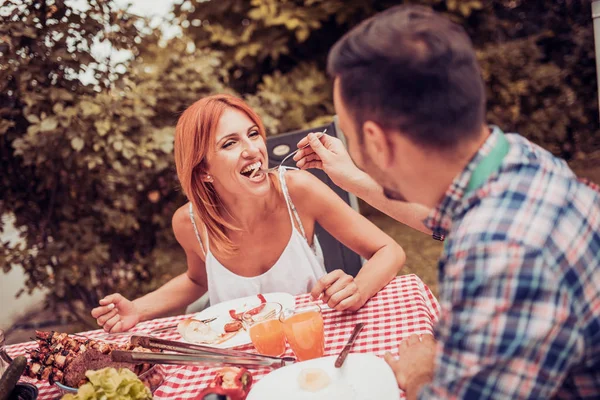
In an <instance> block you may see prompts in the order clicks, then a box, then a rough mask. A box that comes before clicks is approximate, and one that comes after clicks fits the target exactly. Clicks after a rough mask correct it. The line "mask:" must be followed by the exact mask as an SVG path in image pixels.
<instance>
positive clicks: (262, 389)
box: [246, 353, 400, 400]
mask: <svg viewBox="0 0 600 400" xmlns="http://www.w3.org/2000/svg"><path fill="white" fill-rule="evenodd" d="M336 358H337V355H336V356H330V357H322V358H315V359H312V360H308V361H303V362H299V363H296V364H293V365H289V366H286V367H283V368H280V369H277V370H275V371H273V372H271V373H270V374H268V375H267V376H265V377H264V378H262V379H261V380H260V381H259V382H257V383H255V384H254V386H253V387H252V389H251V390H250V393H249V394H248V397H247V398H246V400H271V399H273V400H275V399H280V398H281V393H285V398H286V400H308V399H310V400H319V399H324V400H330V399H343V400H359V399H378V400H398V398H399V397H400V389H398V384H397V382H396V377H395V376H394V373H393V372H392V369H391V368H390V367H389V366H388V365H387V364H386V362H385V361H384V360H383V359H382V358H379V357H377V356H375V355H372V354H362V353H352V354H349V355H348V357H347V358H346V361H345V362H344V365H343V366H342V367H341V368H335V366H334V363H335V359H336Z"/></svg>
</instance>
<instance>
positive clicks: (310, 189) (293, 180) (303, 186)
mask: <svg viewBox="0 0 600 400" xmlns="http://www.w3.org/2000/svg"><path fill="white" fill-rule="evenodd" d="M284 176H285V183H286V185H287V187H288V191H289V192H290V195H291V196H294V195H296V196H298V195H300V196H302V195H307V194H311V193H314V192H315V191H316V190H318V189H319V187H321V186H323V185H324V183H323V182H321V180H320V179H319V178H317V177H316V176H314V175H313V174H311V173H310V172H308V171H303V170H300V169H298V170H295V169H294V170H288V171H286V173H285V175H284Z"/></svg>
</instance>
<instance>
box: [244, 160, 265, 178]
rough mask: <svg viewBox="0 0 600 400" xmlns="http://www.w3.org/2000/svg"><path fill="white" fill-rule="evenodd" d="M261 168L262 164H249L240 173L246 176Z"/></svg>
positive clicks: (258, 162)
mask: <svg viewBox="0 0 600 400" xmlns="http://www.w3.org/2000/svg"><path fill="white" fill-rule="evenodd" d="M261 166H262V162H260V161H257V162H255V163H254V164H250V165H248V166H247V167H245V168H244V169H243V170H242V171H241V172H240V173H242V174H244V175H246V176H248V174H250V173H252V172H253V171H254V170H258V169H259V168H260V167H261Z"/></svg>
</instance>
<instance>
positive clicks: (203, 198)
mask: <svg viewBox="0 0 600 400" xmlns="http://www.w3.org/2000/svg"><path fill="white" fill-rule="evenodd" d="M228 108H234V109H236V110H239V111H241V112H243V113H245V114H246V115H247V116H248V117H249V118H250V119H251V120H252V122H253V123H254V124H256V126H257V127H258V132H259V133H260V135H261V136H262V137H263V139H266V133H265V128H264V126H263V124H262V121H261V120H260V118H259V116H258V115H257V114H256V113H255V112H254V111H253V110H252V109H251V108H250V106H248V105H247V104H246V103H245V102H244V101H243V100H241V99H239V98H237V97H235V96H232V95H229V94H218V95H213V96H209V97H205V98H203V99H200V100H198V101H197V102H195V103H194V104H192V105H191V106H190V107H188V109H187V110H185V112H184V113H183V114H182V115H181V117H180V118H179V121H178V123H177V128H176V130H175V166H176V167H177V176H178V177H179V182H180V183H181V187H182V189H183V192H184V193H185V195H186V196H187V198H188V200H189V201H190V202H191V203H192V204H193V206H194V209H195V210H197V212H198V215H199V218H200V219H201V220H202V222H203V223H204V225H205V226H206V230H207V231H208V238H207V240H210V245H211V246H212V247H214V248H216V249H217V250H218V251H220V252H224V253H231V252H233V251H234V250H235V246H234V244H233V243H232V242H231V240H230V239H229V237H227V234H226V231H227V230H228V229H229V230H236V229H237V228H236V227H235V226H234V225H232V224H231V223H230V222H228V221H227V220H226V219H225V217H224V214H225V213H226V210H225V206H224V205H223V203H222V202H221V199H220V198H219V196H218V194H217V193H216V191H215V190H214V187H213V185H212V184H211V183H210V182H205V181H204V180H203V179H202V178H203V176H204V175H205V174H206V156H207V154H208V152H209V151H210V149H211V148H213V146H214V143H215V135H216V130H217V125H218V124H219V120H220V119H221V116H222V115H223V112H224V111H225V110H226V109H228Z"/></svg>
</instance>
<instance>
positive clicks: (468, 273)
mask: <svg viewBox="0 0 600 400" xmlns="http://www.w3.org/2000/svg"><path fill="white" fill-rule="evenodd" d="M499 134H500V130H499V129H498V128H494V130H493V132H492V134H491V135H490V137H489V138H488V139H487V141H486V142H485V143H484V145H483V146H482V147H481V149H480V150H479V152H478V153H477V154H476V155H475V157H474V158H473V160H472V161H471V162H470V163H469V165H468V166H467V167H466V169H465V170H464V171H463V172H462V173H461V174H460V175H459V176H458V177H457V178H456V179H455V180H454V182H453V183H452V185H451V187H450V188H449V190H448V191H447V192H446V195H445V197H444V199H443V200H442V202H441V203H440V205H439V206H438V207H437V208H436V209H435V210H433V211H432V213H431V214H430V215H429V217H428V218H427V220H426V224H427V225H428V227H429V228H430V229H432V230H433V231H434V232H437V233H439V234H443V235H446V244H445V248H444V252H443V254H442V257H441V260H440V263H439V273H440V303H441V306H442V314H441V319H440V321H439V323H438V326H437V327H436V337H437V339H438V344H437V346H438V347H437V351H436V360H435V363H436V370H435V374H434V379H433V381H432V382H431V383H430V384H428V385H425V386H424V387H423V388H422V390H421V392H420V398H423V399H425V398H426V399H432V398H464V399H492V398H497V399H522V398H531V399H548V398H569V399H574V398H585V399H592V398H594V399H599V398H600V193H599V192H597V191H595V190H594V189H593V188H592V186H591V185H586V184H585V183H583V182H582V181H580V180H578V179H577V178H576V176H575V175H574V174H573V172H572V171H571V170H570V169H569V168H568V166H567V165H566V163H565V162H564V161H562V160H560V159H558V158H556V157H554V156H552V155H551V154H550V153H548V152H547V151H545V150H543V149H542V148H540V147H538V146H536V145H535V144H533V143H531V142H529V141H527V140H526V139H524V138H523V137H521V136H519V135H507V136H506V138H507V140H508V141H509V143H510V150H509V153H508V154H507V155H506V157H505V158H504V160H503V162H502V165H501V167H500V170H499V171H498V172H499V173H498V172H496V173H493V174H492V175H491V176H490V177H489V178H488V180H487V181H486V182H485V183H484V184H483V185H482V186H481V187H479V188H478V189H476V190H475V191H473V192H470V193H465V191H466V188H467V185H468V182H469V179H470V178H471V175H472V173H473V170H474V169H475V166H476V165H477V164H478V162H479V161H480V160H481V159H482V158H483V157H484V156H485V155H486V154H488V153H489V152H490V150H491V148H492V147H493V146H494V144H495V143H496V141H497V138H498V135H499Z"/></svg>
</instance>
